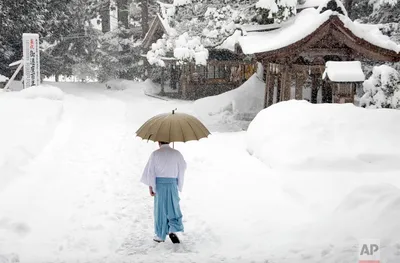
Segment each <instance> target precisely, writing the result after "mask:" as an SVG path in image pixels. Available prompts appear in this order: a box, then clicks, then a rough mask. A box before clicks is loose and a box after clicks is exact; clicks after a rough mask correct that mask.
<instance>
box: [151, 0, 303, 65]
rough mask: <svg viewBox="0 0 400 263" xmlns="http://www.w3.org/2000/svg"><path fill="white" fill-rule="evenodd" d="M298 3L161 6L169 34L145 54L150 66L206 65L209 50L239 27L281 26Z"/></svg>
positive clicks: (200, 0)
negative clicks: (170, 60)
mask: <svg viewBox="0 0 400 263" xmlns="http://www.w3.org/2000/svg"><path fill="white" fill-rule="evenodd" d="M296 4H297V0H223V1H221V0H174V2H173V4H160V5H161V15H162V17H163V19H164V23H165V27H166V28H167V30H168V34H167V35H166V36H164V37H163V38H162V39H160V40H159V41H157V43H155V44H154V45H153V46H152V48H151V50H150V51H149V52H148V54H147V58H148V60H149V62H150V63H151V64H158V65H161V66H163V62H162V60H161V58H162V57H163V56H167V55H172V56H174V57H175V58H177V59H178V60H180V61H194V62H196V64H205V63H206V60H207V58H208V51H207V49H208V48H213V47H216V46H219V45H220V44H222V43H223V41H225V40H226V39H227V38H228V37H230V36H231V35H233V34H234V32H235V31H236V30H237V29H238V26H239V25H241V24H270V23H274V22H275V23H280V22H282V21H284V20H286V19H288V18H289V17H290V16H292V15H294V14H295V13H296Z"/></svg>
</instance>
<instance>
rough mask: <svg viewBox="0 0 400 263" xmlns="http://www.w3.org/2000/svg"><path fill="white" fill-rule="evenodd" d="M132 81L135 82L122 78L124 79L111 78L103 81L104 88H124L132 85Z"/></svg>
mask: <svg viewBox="0 0 400 263" xmlns="http://www.w3.org/2000/svg"><path fill="white" fill-rule="evenodd" d="M132 82H133V83H135V82H134V81H131V80H124V79H113V80H109V81H107V82H106V83H105V86H106V89H109V90H126V89H128V88H129V87H130V86H132Z"/></svg>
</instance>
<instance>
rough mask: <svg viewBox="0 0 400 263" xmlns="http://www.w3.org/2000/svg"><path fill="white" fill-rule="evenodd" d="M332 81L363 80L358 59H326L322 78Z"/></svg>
mask: <svg viewBox="0 0 400 263" xmlns="http://www.w3.org/2000/svg"><path fill="white" fill-rule="evenodd" d="M327 77H328V78H329V80H331V81H333V82H363V81H364V80H365V75H364V72H363V71H362V67H361V62H360V61H328V62H326V69H325V72H324V74H323V75H322V78H323V79H325V78H327Z"/></svg>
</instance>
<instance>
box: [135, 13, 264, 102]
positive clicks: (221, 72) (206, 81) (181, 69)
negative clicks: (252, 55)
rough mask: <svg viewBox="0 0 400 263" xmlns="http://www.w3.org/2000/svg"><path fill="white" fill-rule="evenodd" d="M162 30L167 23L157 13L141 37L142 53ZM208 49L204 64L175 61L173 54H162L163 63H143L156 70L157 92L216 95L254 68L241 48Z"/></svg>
mask: <svg viewBox="0 0 400 263" xmlns="http://www.w3.org/2000/svg"><path fill="white" fill-rule="evenodd" d="M164 34H166V35H168V34H169V25H168V23H167V21H165V20H164V19H163V18H162V17H161V16H160V15H157V16H156V17H155V18H154V20H153V22H152V23H151V25H150V28H149V31H148V33H147V34H146V36H145V38H144V40H143V43H142V46H143V53H147V51H149V50H150V49H151V45H152V44H153V43H156V42H157V40H158V39H160V38H162V36H163V35H164ZM208 52H209V55H208V59H207V65H205V66H202V65H195V63H194V62H184V63H182V62H179V61H178V60H177V59H175V58H174V57H173V54H167V55H166V56H165V57H163V58H162V61H163V62H164V64H165V67H160V66H152V65H150V64H147V65H146V67H147V71H150V70H153V71H157V72H160V75H161V80H160V84H161V93H160V95H166V96H169V97H177V98H181V99H198V98H202V97H206V96H212V95H217V94H220V93H223V92H226V91H229V90H232V89H235V88H237V87H239V86H240V85H241V84H242V83H243V82H245V81H246V80H247V79H249V78H250V77H251V76H252V75H253V74H254V73H255V72H256V70H257V69H256V62H255V61H254V60H252V59H248V58H246V57H247V56H246V55H245V54H243V53H241V52H236V51H232V50H229V49H223V48H212V49H208ZM143 56H144V55H143Z"/></svg>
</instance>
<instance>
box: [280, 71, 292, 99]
mask: <svg viewBox="0 0 400 263" xmlns="http://www.w3.org/2000/svg"><path fill="white" fill-rule="evenodd" d="M290 88H291V78H290V74H289V71H288V67H287V66H286V65H285V66H284V67H283V71H282V90H281V92H282V101H288V100H290Z"/></svg>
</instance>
